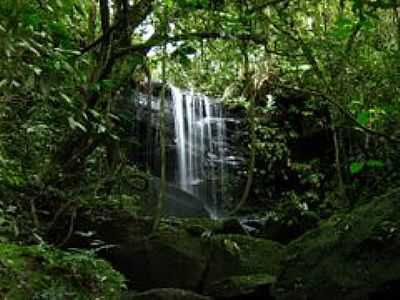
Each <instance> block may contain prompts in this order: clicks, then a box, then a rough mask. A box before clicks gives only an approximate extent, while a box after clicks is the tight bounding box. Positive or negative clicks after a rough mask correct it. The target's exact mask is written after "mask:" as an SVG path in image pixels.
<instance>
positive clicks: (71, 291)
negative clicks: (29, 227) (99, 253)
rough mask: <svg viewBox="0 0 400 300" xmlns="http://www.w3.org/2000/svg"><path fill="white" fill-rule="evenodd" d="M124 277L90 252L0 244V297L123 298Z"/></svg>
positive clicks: (20, 298)
mask: <svg viewBox="0 0 400 300" xmlns="http://www.w3.org/2000/svg"><path fill="white" fill-rule="evenodd" d="M122 288H123V277H122V275H121V274H119V273H118V272H116V271H114V270H113V269H112V268H111V266H110V265H109V264H108V263H106V262H105V261H103V260H100V259H96V258H94V257H93V256H92V255H90V254H89V253H86V252H65V251H60V250H55V249H51V248H49V247H46V246H40V245H37V246H19V245H15V244H1V245H0V298H1V299H15V300H24V299H27V300H31V299H52V300H53V299H78V300H79V299H82V300H84V299H119V297H120V292H121V289H122Z"/></svg>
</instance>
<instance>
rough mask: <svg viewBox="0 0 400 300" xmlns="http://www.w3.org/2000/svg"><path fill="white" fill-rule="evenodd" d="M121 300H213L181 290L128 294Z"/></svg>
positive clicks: (157, 290) (168, 289) (158, 290)
mask: <svg viewBox="0 0 400 300" xmlns="http://www.w3.org/2000/svg"><path fill="white" fill-rule="evenodd" d="M121 300H211V298H209V297H206V296H202V295H199V294H195V293H193V292H191V291H185V290H180V289H171V288H164V289H153V290H148V291H145V292H141V293H135V292H127V293H125V294H124V295H123V296H122V298H121Z"/></svg>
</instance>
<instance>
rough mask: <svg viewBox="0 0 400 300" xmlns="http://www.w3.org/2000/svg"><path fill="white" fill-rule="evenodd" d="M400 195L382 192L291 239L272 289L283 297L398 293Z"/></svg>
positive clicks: (371, 296) (362, 296) (368, 296)
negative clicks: (283, 262)
mask: <svg viewBox="0 0 400 300" xmlns="http://www.w3.org/2000/svg"><path fill="white" fill-rule="evenodd" d="M399 254H400V195H399V191H397V192H392V193H389V194H387V195H385V196H382V197H379V198H377V199H375V200H373V201H371V202H370V203H367V204H364V205H362V206H359V207H357V208H355V209H353V210H352V211H351V212H349V213H342V214H337V215H335V216H333V217H331V218H330V219H329V220H327V221H326V222H323V223H322V225H321V226H320V228H318V229H316V230H313V231H311V232H309V233H307V234H305V235H304V236H302V237H301V238H299V239H298V240H296V241H294V242H292V243H290V244H289V245H288V247H287V250H286V260H285V265H284V268H283V271H282V273H281V275H280V276H279V277H278V280H277V284H276V285H275V286H274V295H275V297H276V298H277V299H279V300H284V299H291V300H295V299H308V300H312V299H326V300H330V299H332V300H333V299H345V300H346V299H348V300H350V299H395V298H390V297H391V295H393V294H396V293H397V292H398V290H399V289H398V288H397V292H396V286H398V285H399V284H400V255H399Z"/></svg>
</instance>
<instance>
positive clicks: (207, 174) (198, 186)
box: [171, 87, 226, 218]
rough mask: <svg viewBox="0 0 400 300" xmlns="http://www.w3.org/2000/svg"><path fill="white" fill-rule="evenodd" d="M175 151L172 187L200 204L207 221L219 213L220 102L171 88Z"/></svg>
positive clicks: (221, 162)
mask: <svg viewBox="0 0 400 300" xmlns="http://www.w3.org/2000/svg"><path fill="white" fill-rule="evenodd" d="M171 91H172V105H173V113H174V125H175V142H176V149H177V170H176V178H175V184H176V185H177V186H179V187H180V188H181V189H183V190H185V191H186V192H188V193H190V194H192V195H194V196H196V198H197V199H199V201H203V204H204V207H205V209H206V210H207V211H208V213H209V215H210V217H211V218H218V217H219V216H220V215H221V214H222V201H223V189H224V177H225V157H224V155H225V149H224V146H225V141H226V137H225V122H224V118H223V107H222V103H220V102H218V101H216V100H214V99H212V98H210V97H207V96H206V95H202V94H197V93H194V92H192V91H184V90H181V89H179V88H176V87H172V88H171Z"/></svg>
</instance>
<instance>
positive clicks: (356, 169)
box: [350, 161, 365, 175]
mask: <svg viewBox="0 0 400 300" xmlns="http://www.w3.org/2000/svg"><path fill="white" fill-rule="evenodd" d="M364 166H365V163H364V162H360V161H355V162H352V163H351V164H350V173H351V174H353V175H355V174H358V173H360V172H361V171H362V170H363V169H364Z"/></svg>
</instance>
